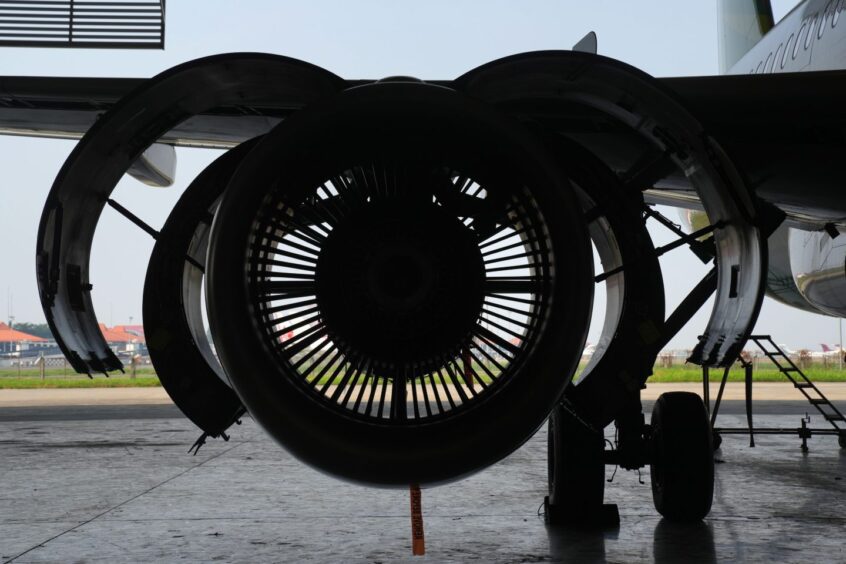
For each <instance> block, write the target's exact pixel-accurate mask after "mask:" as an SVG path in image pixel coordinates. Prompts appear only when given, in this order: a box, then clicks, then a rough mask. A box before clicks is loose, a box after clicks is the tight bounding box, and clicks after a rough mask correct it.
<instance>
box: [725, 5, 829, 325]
mask: <svg viewBox="0 0 846 564" xmlns="http://www.w3.org/2000/svg"><path fill="white" fill-rule="evenodd" d="M844 10H846V0H806V1H805V2H801V3H800V4H798V5H797V6H796V7H795V8H793V10H791V11H790V13H788V14H787V15H786V16H785V17H784V18H782V19H781V20H780V21H779V22H778V24H777V25H776V26H775V27H773V28H772V29H771V30H770V31H769V33H767V34H766V35H765V36H764V37H763V38H762V39H761V40H760V41H759V42H758V43H757V44H756V45H755V46H754V47H753V48H752V49H750V50H749V51H748V52H747V53H746V54H745V55H744V56H743V57H741V59H740V60H739V61H738V62H737V63H735V64H734V65H733V66H732V67H731V68H730V69H729V70H728V74H769V73H786V72H810V71H827V70H843V69H846V14H843V11H844ZM801 191H802V187H797V189H796V193H801ZM844 192H846V191H844ZM844 195H846V194H844ZM829 229H830V231H831V232H827V231H825V230H822V231H805V230H800V229H794V228H786V227H785V228H782V230H780V231H782V232H781V233H779V234H777V236H778V237H780V238H781V239H786V243H787V244H786V245H785V244H784V243H783V242H782V243H781V244H779V245H776V244H775V243H776V241H772V240H771V247H775V248H771V252H770V271H771V272H770V280H769V281H770V282H771V281H772V280H775V279H783V272H779V273H778V274H781V275H782V276H774V275H773V274H774V273H773V269H774V268H779V267H780V268H781V270H787V269H788V268H789V270H790V271H791V272H792V274H793V282H794V284H795V290H793V289H790V291H788V292H787V295H785V291H784V290H785V289H784V285H783V284H778V285H777V287H772V285H771V284H768V286H770V287H768V290H769V294H770V295H771V296H773V297H775V298H776V299H779V300H780V301H783V302H785V303H789V304H790V305H794V306H796V307H802V306H801V305H797V303H798V300H796V299H792V298H791V295H793V294H794V292H798V293H799V294H800V295H801V298H802V299H804V301H806V302H807V303H808V304H810V305H811V306H812V308H807V307H803V309H808V310H809V311H815V312H819V313H824V314H826V315H832V316H839V317H843V316H846V237H842V236H841V237H832V236H831V235H832V234H834V233H835V231H834V230H835V229H839V232H840V233H842V232H844V231H845V230H844V228H843V226H839V228H838V227H837V226H834V225H832V226H830V228H829ZM784 231H787V233H784ZM785 247H786V248H785ZM786 250H789V251H788V252H789V258H788V257H784V256H778V257H776V256H773V253H774V252H775V253H784V252H785V251H786ZM785 259H787V260H785Z"/></svg>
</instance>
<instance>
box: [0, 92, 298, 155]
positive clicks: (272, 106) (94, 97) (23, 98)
mask: <svg viewBox="0 0 846 564" xmlns="http://www.w3.org/2000/svg"><path fill="white" fill-rule="evenodd" d="M143 82H144V79H139V78H75V77H19V76H11V77H2V78H0V134H2V135H22V136H27V137H47V138H53V139H80V138H81V137H82V136H83V135H84V134H85V132H86V131H88V129H89V128H90V127H91V125H93V124H94V122H95V121H97V119H98V118H99V116H101V115H102V114H103V113H105V112H106V111H108V110H109V109H110V108H111V107H112V106H114V105H115V104H117V103H118V101H119V100H120V99H121V98H122V97H123V96H125V95H126V94H128V93H130V92H131V91H132V90H134V89H135V88H136V87H138V86H139V85H141V84H142V83H143ZM295 109H299V108H298V107H297V106H296V105H293V104H286V103H285V101H284V100H283V101H272V102H271V101H268V104H267V105H266V106H265V105H262V106H261V107H258V106H251V107H249V108H247V107H227V108H219V109H217V110H215V111H214V112H212V113H209V114H205V115H200V116H195V117H192V118H190V119H188V120H186V121H184V122H183V123H181V124H179V125H178V126H177V127H175V128H174V129H172V130H171V131H169V132H168V133H167V134H166V135H164V136H163V137H162V138H161V139H159V142H160V143H164V144H168V145H176V146H181V147H206V148H216V149H226V148H230V147H233V146H235V145H237V144H239V143H241V142H242V141H244V140H246V139H251V138H253V137H255V136H256V135H261V134H262V133H265V132H267V131H268V130H269V129H271V128H272V127H273V126H274V125H276V124H277V123H278V122H279V120H281V119H282V118H284V116H285V115H287V114H288V113H289V112H290V111H292V110H295Z"/></svg>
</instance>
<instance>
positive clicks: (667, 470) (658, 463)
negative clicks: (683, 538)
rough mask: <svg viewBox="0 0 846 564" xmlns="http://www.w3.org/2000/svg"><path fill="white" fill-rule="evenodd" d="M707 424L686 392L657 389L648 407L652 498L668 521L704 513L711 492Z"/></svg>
mask: <svg viewBox="0 0 846 564" xmlns="http://www.w3.org/2000/svg"><path fill="white" fill-rule="evenodd" d="M713 451H714V449H713V444H712V438H711V425H710V422H709V420H708V415H707V412H706V411H705V404H704V403H703V402H702V399H701V398H700V397H699V396H697V395H696V394H693V393H690V392H668V393H665V394H661V396H660V397H659V398H658V401H656V402H655V407H654V408H653V409H652V463H651V464H650V471H651V474H652V499H653V502H654V503H655V509H657V510H658V513H660V514H661V515H663V516H664V517H665V518H666V519H668V520H671V521H682V522H691V521H698V520H700V519H702V518H703V517H705V516H706V515H707V514H708V512H709V511H710V510H711V501H712V499H713V496H714V456H713Z"/></svg>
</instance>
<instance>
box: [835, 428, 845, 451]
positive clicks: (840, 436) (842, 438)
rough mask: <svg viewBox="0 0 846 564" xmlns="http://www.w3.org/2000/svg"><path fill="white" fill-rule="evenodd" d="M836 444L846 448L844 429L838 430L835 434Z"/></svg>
mask: <svg viewBox="0 0 846 564" xmlns="http://www.w3.org/2000/svg"><path fill="white" fill-rule="evenodd" d="M837 444H839V445H840V448H846V431H840V434H838V435H837Z"/></svg>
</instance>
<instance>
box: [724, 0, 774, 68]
mask: <svg viewBox="0 0 846 564" xmlns="http://www.w3.org/2000/svg"><path fill="white" fill-rule="evenodd" d="M717 17H718V20H719V21H718V24H717V25H718V26H719V29H720V31H719V34H720V35H719V41H718V44H719V50H720V72H721V73H725V72H726V71H728V70H729V69H730V68H731V67H732V66H734V64H735V63H736V62H737V61H739V60H740V58H741V57H743V55H745V54H746V53H747V52H748V51H749V50H750V49H751V48H752V47H754V46H755V44H756V43H758V42H759V41H760V40H761V38H762V37H764V35H766V33H767V32H768V31H770V30H771V29H772V28H773V26H774V25H775V22H774V21H773V8H772V6H771V5H770V0H718V11H717Z"/></svg>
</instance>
